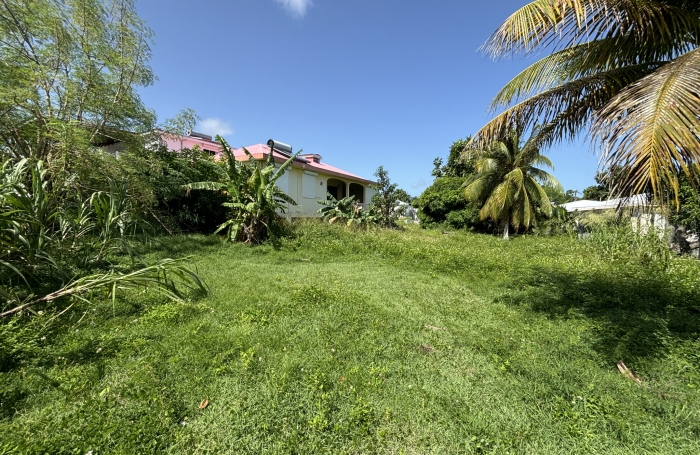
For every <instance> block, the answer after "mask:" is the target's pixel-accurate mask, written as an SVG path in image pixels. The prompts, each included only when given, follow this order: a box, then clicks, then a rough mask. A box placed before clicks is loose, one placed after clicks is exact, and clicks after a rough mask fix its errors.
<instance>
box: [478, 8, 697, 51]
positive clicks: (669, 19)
mask: <svg viewBox="0 0 700 455" xmlns="http://www.w3.org/2000/svg"><path fill="white" fill-rule="evenodd" d="M689 31H693V32H694V33H695V36H696V37H697V36H698V34H697V33H698V32H700V20H699V18H698V16H697V14H694V13H693V12H692V11H690V10H688V9H685V8H682V7H678V6H675V5H671V4H667V3H662V2H659V1H652V0H535V1H533V2H531V3H529V4H527V5H525V6H523V7H522V8H520V9H519V10H518V11H516V12H515V13H514V14H512V15H511V16H510V17H509V18H508V19H507V20H506V21H505V22H504V23H503V24H502V25H501V26H500V27H499V28H498V29H497V30H496V32H494V34H493V35H492V36H491V37H490V38H489V40H488V41H487V42H486V43H485V44H484V46H482V49H483V50H484V51H485V52H486V53H487V54H489V55H491V56H493V57H499V56H503V55H512V54H514V53H520V52H526V53H529V52H532V51H534V50H535V49H536V48H538V47H545V48H546V47H553V48H554V49H562V48H567V47H571V46H575V45H578V44H581V43H584V42H590V41H594V40H598V39H602V38H611V37H619V36H624V35H631V36H632V38H634V39H635V40H636V42H637V43H638V44H639V45H643V44H644V43H651V44H655V45H657V46H659V45H660V44H662V43H664V42H665V43H668V42H673V41H674V40H675V41H679V42H681V41H683V40H684V39H687V35H686V34H687V33H688V32H689Z"/></svg>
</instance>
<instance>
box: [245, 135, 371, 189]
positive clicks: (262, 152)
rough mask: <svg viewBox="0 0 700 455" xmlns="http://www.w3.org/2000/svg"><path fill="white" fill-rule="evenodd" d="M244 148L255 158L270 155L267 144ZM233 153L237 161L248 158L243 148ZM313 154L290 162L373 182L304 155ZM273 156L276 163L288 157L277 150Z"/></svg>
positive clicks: (264, 157) (347, 177)
mask: <svg viewBox="0 0 700 455" xmlns="http://www.w3.org/2000/svg"><path fill="white" fill-rule="evenodd" d="M246 149H247V150H248V151H249V152H250V153H251V155H253V157H254V158H255V159H256V160H265V159H267V157H268V156H269V155H270V147H268V146H267V145H263V144H255V145H251V146H250V147H246ZM232 151H233V155H234V156H235V157H236V160H238V161H246V160H247V159H248V158H247V156H246V154H245V152H244V151H243V148H240V149H232ZM311 156H313V155H312V154H309V155H300V156H298V157H297V159H296V160H294V162H293V163H292V166H293V167H296V168H301V169H306V170H309V171H314V172H322V173H324V174H330V175H333V176H336V177H342V178H346V179H350V180H356V181H358V182H362V183H365V184H370V183H375V182H373V181H372V180H367V179H364V178H362V177H360V176H358V175H355V174H351V173H349V172H347V171H344V170H342V169H339V168H337V167H335V166H330V165H328V164H325V163H316V162H314V161H312V160H310V159H307V158H305V157H311ZM274 157H275V162H277V163H283V162H285V161H287V159H288V158H289V157H288V156H286V155H283V154H281V153H279V152H274Z"/></svg>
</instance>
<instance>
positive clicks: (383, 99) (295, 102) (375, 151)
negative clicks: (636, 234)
mask: <svg viewBox="0 0 700 455" xmlns="http://www.w3.org/2000/svg"><path fill="white" fill-rule="evenodd" d="M526 3H527V2H526V1H525V0H493V1H465V0H436V1H433V2H428V1H416V0H353V1H339V0H228V1H224V0H219V1H215V0H199V1H197V2H193V1H184V0H170V1H167V2H165V1H155V0H140V1H139V2H138V3H137V9H138V12H139V14H140V15H141V16H142V17H143V18H144V19H145V20H146V21H147V23H148V25H149V26H150V27H151V28H152V29H153V30H154V32H155V34H156V38H155V45H154V46H153V58H152V60H151V65H152V67H153V70H154V72H155V73H156V75H157V76H158V79H159V80H158V81H157V82H156V83H155V84H154V85H153V86H151V87H148V88H145V89H143V90H142V91H141V95H142V98H143V100H144V102H145V103H146V105H148V106H149V107H151V108H153V109H155V110H156V112H157V114H158V116H159V118H160V119H161V120H163V119H165V118H168V117H172V116H173V115H175V114H176V113H177V112H178V111H179V110H181V109H183V108H185V107H189V108H192V109H194V110H195V111H196V112H197V113H198V114H199V115H200V116H201V117H202V119H203V121H202V124H201V125H199V126H198V130H199V131H203V132H209V133H220V134H222V135H223V136H224V137H226V138H227V140H228V141H229V142H230V143H231V145H234V146H243V145H252V144H257V143H261V142H262V143H264V142H266V141H267V139H270V138H274V139H276V140H279V141H282V142H287V143H289V144H292V146H293V147H294V149H295V150H298V149H300V148H303V149H304V152H307V153H319V154H321V155H322V156H323V160H324V162H327V163H329V164H331V165H334V166H337V167H340V168H343V169H345V170H347V171H350V172H353V173H355V174H359V175H361V176H363V177H367V178H370V177H372V174H373V173H374V171H375V170H376V168H377V166H379V165H383V166H384V167H385V168H386V169H387V170H388V171H389V176H390V177H391V178H392V180H393V181H395V182H396V183H398V184H399V186H400V187H402V188H404V189H405V190H407V191H408V192H409V193H411V194H413V195H419V194H420V193H421V192H422V191H423V189H425V187H426V186H427V185H429V184H430V182H431V181H432V178H431V176H430V171H431V170H432V168H433V165H432V162H433V159H434V158H435V157H438V156H441V157H446V155H447V153H448V150H449V147H450V144H452V142H453V141H455V140H457V139H459V138H463V137H465V136H468V135H470V134H472V133H474V132H475V131H477V130H478V129H479V127H481V126H482V125H483V124H484V123H486V122H487V121H488V120H489V115H488V113H487V112H486V109H487V107H488V105H489V102H490V101H491V99H492V97H493V96H494V95H495V94H496V93H497V92H498V90H499V89H500V88H501V87H502V86H503V85H505V83H506V82H508V80H509V79H510V78H512V77H513V76H515V75H516V74H517V73H518V71H519V70H521V69H522V68H524V67H525V66H526V65H527V64H528V63H529V62H531V61H532V60H531V59H525V58H523V57H521V56H517V57H516V58H514V59H509V60H501V61H493V60H491V59H489V58H487V57H486V56H484V55H482V54H481V53H479V52H478V48H479V46H480V45H481V44H482V43H483V42H484V41H485V40H486V39H487V38H488V37H489V35H490V34H491V33H492V32H493V30H495V29H496V28H497V27H498V25H500V23H501V22H503V20H505V19H506V18H507V17H508V16H509V15H510V14H511V13H512V12H514V11H515V10H516V9H517V8H519V7H520V6H522V5H524V4H526ZM547 154H548V155H549V157H550V158H551V159H552V160H553V162H554V165H555V171H554V174H555V176H556V177H557V178H559V180H560V181H561V182H562V184H563V185H564V187H565V188H566V189H577V190H579V191H581V190H583V189H584V188H585V187H587V186H589V185H591V184H593V183H594V181H593V176H594V174H595V171H596V168H597V163H598V161H597V157H596V156H595V155H594V154H592V153H591V151H590V148H589V146H588V145H587V144H585V143H583V142H581V143H575V144H561V145H559V146H555V147H553V148H552V149H551V150H548V151H547Z"/></svg>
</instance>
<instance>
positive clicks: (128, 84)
mask: <svg viewBox="0 0 700 455" xmlns="http://www.w3.org/2000/svg"><path fill="white" fill-rule="evenodd" d="M152 36H153V34H152V32H151V30H150V29H149V28H148V27H146V25H145V23H144V22H143V21H142V20H141V19H140V18H139V17H138V15H137V14H136V11H135V9H134V2H133V0H0V61H1V62H2V65H0V81H2V83H0V147H1V148H2V151H3V153H6V154H9V155H10V156H12V157H13V158H22V157H31V158H35V159H42V160H46V161H49V162H50V161H51V160H52V159H53V158H55V156H56V155H57V154H58V153H59V152H60V151H61V150H67V149H71V148H75V147H81V146H82V147H84V146H87V145H89V144H91V143H97V142H99V141H104V140H109V138H110V137H115V136H119V135H121V134H123V132H124V131H132V132H134V131H137V132H138V131H146V130H149V129H151V128H152V127H153V123H154V121H155V116H154V114H153V112H152V111H150V110H149V109H147V108H146V107H145V106H144V105H143V104H142V102H141V99H140V97H139V95H138V93H137V90H136V89H137V87H139V86H148V85H150V84H151V83H152V82H153V80H154V76H153V73H152V72H151V68H150V67H149V66H148V61H149V59H150V56H151V53H150V47H149V43H150V42H151V39H152Z"/></svg>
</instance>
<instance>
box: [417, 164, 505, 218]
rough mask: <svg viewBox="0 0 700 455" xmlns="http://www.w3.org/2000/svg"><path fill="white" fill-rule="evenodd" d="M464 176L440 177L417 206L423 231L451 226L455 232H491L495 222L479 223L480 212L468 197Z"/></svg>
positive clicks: (421, 197) (420, 197) (423, 195)
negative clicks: (457, 230)
mask: <svg viewBox="0 0 700 455" xmlns="http://www.w3.org/2000/svg"><path fill="white" fill-rule="evenodd" d="M465 181H466V179H465V178H463V177H439V178H437V179H435V182H433V184H432V185H431V186H429V187H428V188H427V189H426V190H425V191H424V192H423V194H421V195H420V196H419V197H418V199H416V200H415V201H414V202H413V206H414V207H416V208H417V209H418V218H419V219H420V222H421V227H423V228H436V227H439V226H448V227H451V228H453V229H473V230H481V231H491V230H493V227H492V226H491V223H490V222H488V221H486V222H483V221H480V220H479V209H478V208H477V207H474V206H472V205H471V204H470V203H469V201H467V199H466V197H465V196H464V188H463V185H464V182H465Z"/></svg>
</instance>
